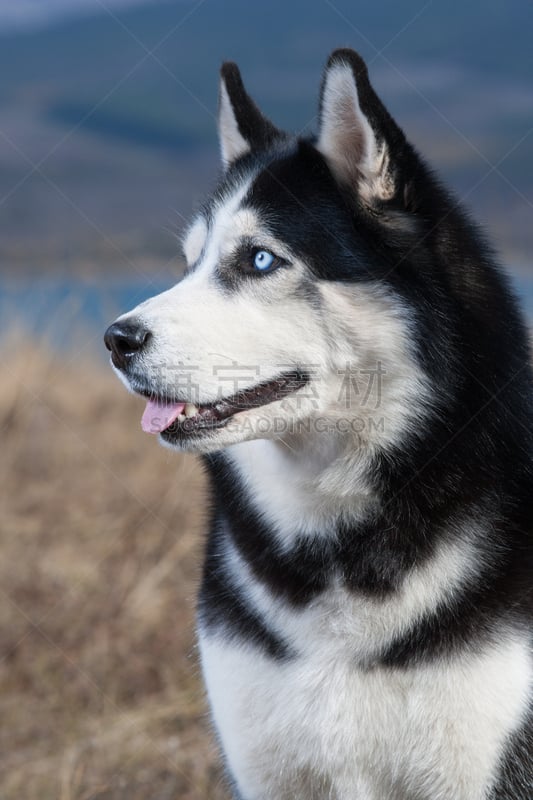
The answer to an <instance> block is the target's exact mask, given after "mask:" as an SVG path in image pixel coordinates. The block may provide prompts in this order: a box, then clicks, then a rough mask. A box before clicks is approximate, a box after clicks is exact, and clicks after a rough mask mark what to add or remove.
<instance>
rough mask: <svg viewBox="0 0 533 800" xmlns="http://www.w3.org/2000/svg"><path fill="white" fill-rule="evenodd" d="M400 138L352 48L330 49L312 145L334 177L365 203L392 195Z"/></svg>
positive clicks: (402, 144) (363, 63)
mask: <svg viewBox="0 0 533 800" xmlns="http://www.w3.org/2000/svg"><path fill="white" fill-rule="evenodd" d="M404 146H405V137H404V135H403V133H402V131H401V130H400V128H399V127H398V126H397V125H396V123H395V122H394V120H393V119H392V117H391V116H390V114H389V113H388V111H387V110H386V108H385V107H384V105H383V104H382V102H381V100H380V99H379V98H378V96H377V95H376V93H375V92H374V90H373V88H372V86H371V85H370V81H369V79H368V70H367V67H366V64H365V62H364V61H363V59H362V58H361V57H360V56H359V55H358V54H357V53H356V52H355V51H353V50H335V51H334V52H333V53H332V54H331V56H330V58H329V60H328V63H327V65H326V69H325V71H324V76H323V79H322V88H321V92H320V132H319V136H318V142H317V147H318V149H319V150H320V152H321V153H322V154H323V155H324V156H325V157H326V159H327V161H328V163H329V164H330V167H331V169H332V170H333V172H334V174H335V175H336V176H337V178H338V179H339V180H340V181H341V182H342V183H345V184H347V185H349V186H352V187H353V188H354V189H356V190H357V191H358V192H359V194H360V195H361V196H362V197H363V199H364V200H365V201H367V202H369V203H371V202H372V201H376V200H381V201H384V200H390V199H392V198H393V197H394V195H395V193H396V191H397V188H398V187H397V186H396V183H395V161H396V157H397V156H399V155H401V153H402V151H403V148H404Z"/></svg>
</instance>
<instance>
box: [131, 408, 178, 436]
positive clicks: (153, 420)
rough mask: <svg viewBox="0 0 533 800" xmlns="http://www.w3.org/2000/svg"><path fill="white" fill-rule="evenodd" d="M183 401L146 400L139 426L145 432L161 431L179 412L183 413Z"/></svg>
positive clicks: (167, 426) (169, 424) (168, 425)
mask: <svg viewBox="0 0 533 800" xmlns="http://www.w3.org/2000/svg"><path fill="white" fill-rule="evenodd" d="M184 408H185V403H158V402H157V400H148V402H147V404H146V408H145V409H144V414H143V416H142V420H141V428H142V429H143V431H144V432H145V433H161V431H164V430H166V429H167V428H169V427H170V426H171V425H172V423H173V422H174V420H175V419H177V418H178V416H179V415H180V414H183V409H184Z"/></svg>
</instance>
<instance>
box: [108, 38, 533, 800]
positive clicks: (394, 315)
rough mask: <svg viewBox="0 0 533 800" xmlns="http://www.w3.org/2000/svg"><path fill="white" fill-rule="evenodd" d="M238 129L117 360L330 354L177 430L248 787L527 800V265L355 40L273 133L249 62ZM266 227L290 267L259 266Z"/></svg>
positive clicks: (530, 668)
mask: <svg viewBox="0 0 533 800" xmlns="http://www.w3.org/2000/svg"><path fill="white" fill-rule="evenodd" d="M219 131H220V141H221V151H222V160H223V165H224V173H223V176H222V178H221V182H220V185H219V187H218V188H217V190H216V191H215V192H214V194H213V196H212V198H211V199H210V200H209V201H208V202H207V203H206V205H205V207H204V208H203V209H202V211H201V212H200V213H199V214H198V216H197V217H196V219H195V221H194V222H193V224H192V226H191V228H190V231H189V233H188V235H187V237H186V240H185V244H184V251H185V255H186V257H187V261H188V263H189V269H188V271H187V273H186V275H185V276H184V278H183V279H182V280H181V281H180V282H179V283H178V284H177V285H176V286H175V287H174V288H172V289H171V290H170V291H168V292H165V293H164V294H162V295H159V296H158V297H155V298H153V299H151V300H149V301H148V302H146V303H143V304H142V305H141V306H139V307H138V308H136V309H134V310H133V311H131V312H130V313H129V314H127V315H124V316H123V317H122V318H120V319H119V321H118V323H119V324H127V325H129V326H130V327H131V326H142V327H143V329H144V330H146V331H149V337H148V341H147V342H146V343H145V344H143V348H142V349H141V350H139V351H136V352H132V353H130V354H128V355H129V356H131V357H130V358H128V363H127V365H126V364H124V365H122V366H121V368H120V369H119V372H120V374H121V377H122V378H123V379H124V381H125V382H126V384H127V385H128V386H129V387H130V388H131V389H133V390H135V391H141V392H143V393H145V394H146V393H147V392H151V393H153V394H155V395H157V396H158V397H174V398H175V399H181V397H182V394H180V393H179V391H176V390H175V388H174V387H175V381H176V379H177V376H178V377H179V373H180V369H185V367H186V366H191V365H194V366H195V368H196V369H197V373H196V375H197V376H198V385H199V396H197V397H195V398H192V401H193V402H195V403H197V404H198V405H200V404H209V403H213V402H215V401H216V398H217V396H218V395H217V392H218V390H219V388H220V386H219V383H217V378H216V377H215V371H216V370H215V366H216V365H219V364H221V363H222V364H225V363H228V364H231V363H235V364H246V365H255V366H256V367H257V375H258V376H259V377H257V378H255V379H253V378H252V377H250V378H249V385H250V386H252V385H253V384H254V381H255V382H257V383H259V382H260V381H261V382H263V381H269V380H271V379H275V378H276V376H277V375H278V374H279V373H280V372H281V371H282V369H281V366H280V365H283V369H285V370H286V369H287V368H290V369H293V370H295V371H298V372H299V373H305V374H306V375H307V377H308V383H307V385H306V386H305V387H303V388H299V389H298V390H296V392H295V394H294V397H293V398H287V399H285V400H282V399H278V400H276V399H275V400H273V401H272V402H270V403H268V404H266V405H263V406H262V407H260V408H257V407H254V408H248V409H246V410H243V411H241V412H240V413H237V414H235V415H234V416H232V417H231V419H230V420H229V421H228V422H227V424H225V425H223V426H221V427H218V428H213V430H210V431H209V430H208V431H207V432H204V433H203V434H202V435H199V436H191V437H189V438H188V437H187V436H183V435H182V436H178V435H174V434H173V433H172V429H170V431H164V432H163V433H162V434H161V439H162V440H163V443H165V444H166V445H168V446H170V447H174V448H178V449H188V450H192V451H195V452H200V453H202V454H203V457H204V459H205V464H206V466H207V468H208V470H209V473H210V476H211V479H212V487H213V493H214V507H213V514H212V520H211V528H210V534H209V539H208V543H207V550H206V559H205V569H204V578H203V583H202V587H201V590H200V597H199V614H198V633H199V643H200V651H201V658H202V665H203V672H204V676H205V681H206V685H207V690H208V695H209V700H210V704H211V708H212V715H213V720H214V724H215V727H216V731H217V733H218V736H219V739H220V744H221V747H222V750H223V752H224V757H225V762H226V764H227V769H228V773H229V775H230V777H231V781H232V784H233V786H234V790H235V797H238V798H240V799H241V800H326V798H327V799H328V800H531V798H532V797H533V777H532V776H533V764H532V760H533V751H532V739H533V718H532V712H531V694H532V682H533V660H532V650H531V617H532V607H531V578H532V558H531V530H532V502H533V501H532V489H533V481H532V470H531V455H532V447H531V445H532V429H533V411H532V403H531V398H532V391H531V390H532V374H531V369H530V366H529V359H530V353H529V348H528V343H527V335H526V329H525V326H524V323H523V321H522V318H521V316H520V313H519V311H518V309H517V305H516V302H515V299H514V297H513V296H512V293H511V291H510V290H509V287H508V283H507V280H506V278H505V277H504V276H503V275H502V274H501V272H500V270H499V269H498V267H497V266H496V265H495V262H494V258H493V255H492V253H491V252H490V250H489V249H488V247H487V246H486V244H485V243H484V241H483V239H482V238H481V236H480V234H479V232H478V230H477V229H476V228H475V227H474V226H473V224H472V223H471V222H470V220H469V219H468V218H467V216H466V215H465V212H464V211H463V209H462V208H461V207H460V206H459V204H458V203H457V202H456V201H455V200H454V199H453V198H452V197H450V195H449V194H448V193H447V192H446V191H445V190H444V189H443V188H442V186H441V185H440V183H439V182H438V181H437V180H436V179H435V177H434V175H433V174H432V173H431V172H430V171H429V169H428V168H427V166H426V165H425V163H424V161H423V160H422V159H421V158H420V157H419V156H418V154H417V153H416V152H415V150H414V149H413V147H412V146H411V145H410V144H409V143H408V142H407V141H406V139H405V136H404V134H403V132H402V131H401V129H400V128H399V127H398V126H397V124H396V123H395V122H394V120H393V119H392V118H391V116H390V115H389V113H388V112H387V110H386V109H385V108H384V106H383V105H382V103H381V101H380V100H379V99H378V97H377V96H376V94H375V92H374V90H373V88H372V86H371V84H370V82H369V79H368V73H367V69H366V66H365V64H364V63H363V61H362V60H361V58H360V57H359V56H358V55H357V54H356V53H354V52H353V51H350V50H339V51H336V52H334V53H333V54H332V55H331V57H330V59H329V61H328V64H327V66H326V69H325V72H324V78H323V83H322V89H321V96H320V127H319V132H318V135H317V137H316V138H313V139H298V138H296V137H293V136H290V135H288V134H286V133H282V132H281V131H279V130H277V128H275V127H274V125H273V124H272V123H271V122H270V121H269V120H267V119H266V118H265V117H264V116H263V115H262V114H261V112H260V111H259V110H258V108H257V107H256V106H255V104H254V103H253V101H252V100H251V99H250V98H249V96H248V94H247V93H246V91H245V89H244V87H243V84H242V81H241V78H240V74H239V71H238V69H237V67H236V66H235V65H233V64H225V65H224V67H223V69H222V81H221V88H220V111H219ZM252 247H256V248H257V247H260V248H264V249H266V250H268V251H270V252H272V253H275V254H276V255H277V256H278V257H279V258H280V259H281V260H282V263H283V266H282V267H280V268H279V269H276V270H275V271H274V272H272V273H270V274H265V275H256V274H253V271H252V270H251V269H250V265H249V253H250V248H252ZM145 338H146V337H145ZM377 362H379V363H380V364H381V365H382V367H383V370H384V378H383V382H382V387H381V390H380V392H381V394H380V397H379V398H377V397H374V398H372V397H371V398H370V401H371V402H369V398H366V400H365V401H363V399H362V398H361V396H360V395H358V396H356V397H355V399H354V402H353V403H352V404H351V405H350V408H349V409H348V410H347V408H346V405H345V404H344V403H343V402H341V401H340V399H339V397H340V394H339V389H340V382H341V380H342V374H343V371H344V370H345V369H346V365H347V364H348V363H349V364H353V365H355V366H356V367H357V369H358V370H360V371H361V373H362V372H364V370H365V369H366V368H368V369H372V368H373V367H374V366H375V364H376V363H377ZM309 365H312V369H311V368H310V366H309ZM167 367H168V369H167ZM374 391H376V390H374ZM291 399H292V402H287V400H288V401H290V400H291ZM373 400H374V401H375V402H372V401H373ZM376 409H377V410H376ZM376 414H378V415H379V417H380V424H372V423H373V422H374V423H375V417H376ZM347 415H348V417H349V418H350V419H351V418H353V419H357V420H358V425H357V426H356V427H357V432H355V431H353V430H350V429H348V430H345V429H343V430H342V431H341V430H340V426H339V425H338V423H339V421H341V420H343V421H344V422H345V421H346V417H347ZM265 420H266V422H267V423H268V422H271V423H274V421H275V420H282V421H283V422H284V423H289V422H290V423H291V425H292V426H293V427H292V428H291V429H290V430H289V427H290V426H288V425H287V427H286V429H285V431H284V432H283V433H281V434H279V433H275V432H270V430H271V429H270V428H269V432H268V433H265V432H264V430H265V428H262V429H261V430H259V422H262V423H265ZM318 420H321V426H318V424H311V425H306V424H304V423H309V421H311V422H312V423H316V422H317V421H318ZM324 422H325V423H326V427H327V432H325V431H324ZM267 427H268V425H267ZM319 427H320V429H319ZM261 431H263V432H261Z"/></svg>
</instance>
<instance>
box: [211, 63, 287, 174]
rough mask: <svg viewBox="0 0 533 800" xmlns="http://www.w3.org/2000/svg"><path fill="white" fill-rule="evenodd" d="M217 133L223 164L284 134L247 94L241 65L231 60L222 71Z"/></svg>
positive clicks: (228, 164) (263, 146)
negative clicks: (240, 70)
mask: <svg viewBox="0 0 533 800" xmlns="http://www.w3.org/2000/svg"><path fill="white" fill-rule="evenodd" d="M218 135H219V139H220V150H221V153H222V162H223V164H224V167H229V166H230V165H231V164H232V163H233V162H234V161H236V160H237V159H238V158H240V157H241V156H243V155H245V154H246V153H249V152H250V151H251V150H265V149H267V148H268V147H270V146H271V145H272V144H273V143H274V142H275V141H276V139H281V138H283V137H284V134H283V133H282V132H281V131H279V130H278V129H277V128H276V127H275V126H274V125H273V124H272V123H271V122H270V120H269V119H267V118H266V117H265V116H263V114H262V113H261V112H260V111H259V109H258V108H257V106H256V104H255V103H254V101H253V100H252V99H251V97H250V96H249V95H248V94H247V92H246V89H245V88H244V84H243V82H242V78H241V73H240V72H239V68H238V66H237V65H236V64H233V63H232V62H231V61H227V62H226V63H225V64H223V65H222V68H221V70H220V94H219V106H218Z"/></svg>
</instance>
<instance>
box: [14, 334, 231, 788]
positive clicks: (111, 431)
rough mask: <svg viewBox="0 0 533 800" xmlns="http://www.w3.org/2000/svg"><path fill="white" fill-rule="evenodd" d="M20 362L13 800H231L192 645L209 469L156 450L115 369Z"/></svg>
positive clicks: (33, 357) (28, 350) (32, 351)
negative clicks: (210, 726)
mask: <svg viewBox="0 0 533 800" xmlns="http://www.w3.org/2000/svg"><path fill="white" fill-rule="evenodd" d="M4 352H5V353H6V352H7V353H9V355H8V356H6V355H4V357H3V358H2V362H1V387H2V389H1V392H0V427H1V428H2V459H1V461H0V480H1V482H2V498H3V499H2V506H1V508H0V526H1V531H0V554H1V560H0V599H1V602H0V686H1V690H0V718H1V727H0V797H1V798H2V800H15V798H16V800H20V799H21V798H24V800H48V799H49V798H50V800H52V798H53V800H56V799H59V800H89V798H100V799H102V800H103V799H104V798H105V800H119V799H120V800H126V799H127V800H143V799H144V798H150V800H174V799H175V798H180V800H200V799H202V800H203V799H205V798H209V800H223V798H225V797H227V795H226V792H225V790H224V786H223V780H222V777H221V773H220V770H219V768H218V766H217V764H218V761H217V756H216V753H215V752H214V747H213V744H212V740H211V736H210V734H209V724H208V720H207V716H206V707H205V703H204V698H203V691H202V686H201V681H200V678H199V674H198V672H199V670H198V664H197V658H196V654H195V648H194V636H193V624H194V622H193V618H194V595H195V588H196V585H197V582H198V579H199V568H200V561H201V548H202V527H203V514H202V509H203V507H204V505H205V486H204V480H203V476H202V473H201V470H200V467H199V465H198V463H197V462H196V461H195V460H194V459H191V458H187V457H180V456H176V455H173V454H170V453H168V452H166V451H164V450H162V449H161V448H159V447H158V446H157V443H156V440H155V439H152V438H148V437H146V436H145V435H143V434H142V432H141V431H140V427H139V420H140V415H141V412H142V403H141V402H140V401H139V400H138V399H136V398H133V397H129V396H128V395H127V394H126V392H125V391H123V390H122V389H121V387H120V385H119V384H118V382H117V380H116V378H114V376H113V375H112V374H111V372H110V370H109V371H108V370H107V369H106V368H105V367H104V366H103V365H99V364H96V363H91V362H90V361H88V360H84V361H83V362H82V363H80V361H79V360H78V361H73V360H72V357H69V356H66V357H65V358H59V357H57V356H52V355H51V354H50V352H49V351H48V350H47V349H46V348H41V347H37V346H36V345H34V344H31V343H25V344H23V343H20V342H19V343H18V344H14V345H12V346H11V347H9V348H6V350H5V351H4ZM69 358H70V359H71V360H70V361H69Z"/></svg>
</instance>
